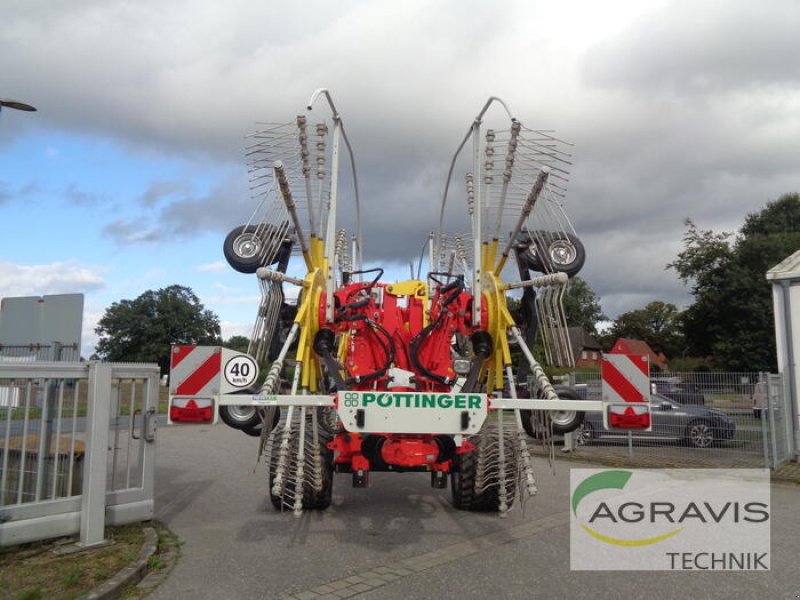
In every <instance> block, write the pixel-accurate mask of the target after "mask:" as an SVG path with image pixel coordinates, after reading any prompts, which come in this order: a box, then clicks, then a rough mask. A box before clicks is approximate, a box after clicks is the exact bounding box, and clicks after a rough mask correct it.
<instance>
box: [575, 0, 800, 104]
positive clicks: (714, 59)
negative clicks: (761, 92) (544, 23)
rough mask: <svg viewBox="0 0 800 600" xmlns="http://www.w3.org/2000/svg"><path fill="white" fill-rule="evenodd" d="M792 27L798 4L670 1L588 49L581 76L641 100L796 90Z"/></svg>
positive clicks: (798, 47) (798, 50)
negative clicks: (641, 95) (771, 88)
mask: <svg viewBox="0 0 800 600" xmlns="http://www.w3.org/2000/svg"><path fill="white" fill-rule="evenodd" d="M798 26H800V5H798V3H797V2H794V1H792V0H776V1H772V2H769V3H768V4H761V3H754V2H742V1H731V0H714V1H711V2H694V1H691V0H681V1H679V2H672V3H668V4H666V5H665V6H664V7H663V8H662V9H661V10H659V11H657V12H655V13H652V14H649V15H647V16H646V17H645V18H643V19H642V20H641V21H640V22H639V23H637V24H636V25H635V26H634V27H632V28H630V29H629V30H628V31H626V32H625V33H623V34H622V35H621V36H620V37H619V38H616V39H613V40H609V41H607V42H605V43H602V44H600V45H599V46H598V47H597V48H595V49H593V51H592V52H590V53H589V54H588V55H587V60H586V64H585V67H584V76H585V78H586V80H587V81H588V82H589V83H590V84H592V85H597V86H601V87H612V88H613V87H624V88H627V89H629V90H632V91H634V92H636V93H645V94H650V93H651V92H652V90H653V88H655V89H656V90H658V91H661V92H665V91H668V92H672V93H675V94H678V95H681V94H685V93H711V94H715V93H718V92H720V91H728V90H733V89H741V88H748V87H752V86H756V85H761V86H763V85H785V84H789V85H791V86H794V87H795V89H797V87H798V86H800V65H799V64H798V63H797V60H796V57H797V56H798V54H800V36H798Z"/></svg>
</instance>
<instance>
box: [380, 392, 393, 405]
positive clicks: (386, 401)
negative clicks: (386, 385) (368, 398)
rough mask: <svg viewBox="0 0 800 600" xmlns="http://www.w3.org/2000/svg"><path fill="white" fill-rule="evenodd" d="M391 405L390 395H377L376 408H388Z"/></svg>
mask: <svg viewBox="0 0 800 600" xmlns="http://www.w3.org/2000/svg"><path fill="white" fill-rule="evenodd" d="M391 405H392V396H391V394H378V406H380V407H381V408H389V407H390V406H391Z"/></svg>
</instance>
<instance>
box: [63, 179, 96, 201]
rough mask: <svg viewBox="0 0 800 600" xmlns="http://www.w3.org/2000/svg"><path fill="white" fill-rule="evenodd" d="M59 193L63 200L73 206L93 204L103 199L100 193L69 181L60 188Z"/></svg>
mask: <svg viewBox="0 0 800 600" xmlns="http://www.w3.org/2000/svg"><path fill="white" fill-rule="evenodd" d="M60 194H61V197H62V198H64V200H66V201H67V202H68V203H69V204H73V205H75V206H93V205H95V204H99V203H101V202H104V201H105V198H104V197H103V196H102V195H100V194H93V193H92V192H87V191H85V190H82V189H80V187H79V186H78V184H76V183H71V184H69V185H68V186H67V187H65V188H63V189H62V190H60Z"/></svg>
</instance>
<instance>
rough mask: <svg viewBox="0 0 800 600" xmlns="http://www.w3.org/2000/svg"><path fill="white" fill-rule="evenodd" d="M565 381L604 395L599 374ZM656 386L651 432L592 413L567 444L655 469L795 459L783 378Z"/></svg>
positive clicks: (580, 452) (702, 376)
mask: <svg viewBox="0 0 800 600" xmlns="http://www.w3.org/2000/svg"><path fill="white" fill-rule="evenodd" d="M563 383H564V384H567V385H570V386H571V387H573V388H575V389H576V390H577V391H578V393H579V395H581V396H582V397H584V398H586V399H590V400H600V399H602V393H601V383H600V374H599V373H598V372H597V371H585V372H582V371H577V372H575V373H572V374H571V375H570V376H569V378H568V379H567V380H566V381H564V382H563ZM651 391H652V392H653V393H652V399H651V419H652V430H651V431H648V432H644V431H641V432H640V431H634V432H629V431H608V430H606V429H605V427H604V426H603V417H602V415H601V414H600V413H587V414H586V417H585V420H584V424H583V425H582V427H581V428H580V429H579V430H578V431H576V432H575V433H574V434H572V439H567V440H565V445H566V447H567V448H569V447H570V446H572V447H573V448H574V454H575V455H576V456H577V457H580V458H585V459H587V460H592V461H597V462H602V463H604V464H621V465H622V464H637V465H641V466H647V467H650V466H652V467H681V466H686V467H733V468H736V467H767V468H773V469H776V468H778V467H780V466H781V465H782V464H784V463H785V462H787V461H789V460H791V458H792V456H793V448H792V421H791V402H790V399H789V397H788V394H787V392H786V390H785V388H784V385H783V378H782V377H781V376H780V375H772V374H767V373H658V374H657V375H655V376H653V377H652V378H651ZM557 442H558V443H560V438H558V440H557ZM532 446H534V448H535V447H536V446H537V445H536V444H533V445H532ZM539 451H544V450H543V449H541V450H539Z"/></svg>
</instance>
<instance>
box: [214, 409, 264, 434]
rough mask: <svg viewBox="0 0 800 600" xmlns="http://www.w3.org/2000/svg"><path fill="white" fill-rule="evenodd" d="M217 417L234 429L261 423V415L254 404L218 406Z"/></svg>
mask: <svg viewBox="0 0 800 600" xmlns="http://www.w3.org/2000/svg"><path fill="white" fill-rule="evenodd" d="M219 418H220V419H222V421H223V422H224V423H225V424H226V425H228V426H229V427H233V428H234V429H244V428H245V427H254V426H256V425H261V417H259V416H258V411H256V407H255V406H220V407H219Z"/></svg>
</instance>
